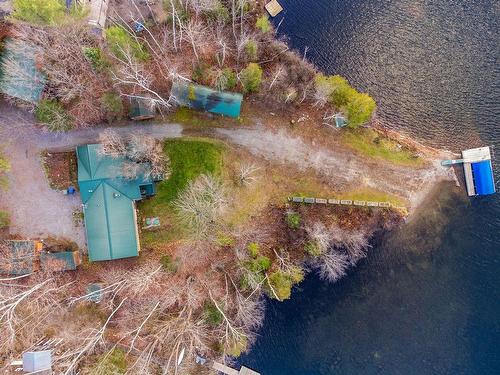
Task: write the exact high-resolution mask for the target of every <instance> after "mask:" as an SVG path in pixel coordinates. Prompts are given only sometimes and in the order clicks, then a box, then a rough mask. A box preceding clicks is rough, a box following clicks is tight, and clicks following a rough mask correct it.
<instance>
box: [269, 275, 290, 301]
mask: <svg viewBox="0 0 500 375" xmlns="http://www.w3.org/2000/svg"><path fill="white" fill-rule="evenodd" d="M269 284H270V289H272V290H271V291H270V293H269V295H270V296H271V297H273V298H277V299H279V300H281V301H283V300H285V299H288V298H290V295H291V294H292V286H293V283H292V280H291V278H290V277H288V275H287V274H286V273H284V272H282V271H276V272H274V273H272V274H271V275H270V276H269Z"/></svg>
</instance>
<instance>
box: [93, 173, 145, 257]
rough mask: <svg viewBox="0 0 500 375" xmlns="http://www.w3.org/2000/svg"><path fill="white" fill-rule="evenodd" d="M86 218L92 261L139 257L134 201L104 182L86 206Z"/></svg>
mask: <svg viewBox="0 0 500 375" xmlns="http://www.w3.org/2000/svg"><path fill="white" fill-rule="evenodd" d="M84 215H85V230H86V232H87V244H88V248H89V258H90V260H91V261H99V260H111V259H120V258H128V257H134V256H137V255H138V254H139V243H138V241H139V239H138V236H137V227H136V225H137V224H136V220H135V212H134V202H133V201H132V200H131V199H130V198H128V197H127V196H125V195H122V194H121V193H120V192H119V191H118V190H116V189H114V188H113V187H112V186H110V185H108V184H107V183H106V182H103V183H101V184H100V185H99V186H98V187H97V189H96V190H95V192H94V194H92V196H91V197H90V199H89V200H88V201H87V203H86V204H85V206H84Z"/></svg>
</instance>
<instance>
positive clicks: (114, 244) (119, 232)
mask: <svg viewBox="0 0 500 375" xmlns="http://www.w3.org/2000/svg"><path fill="white" fill-rule="evenodd" d="M76 155H77V160H78V185H79V187H80V196H81V199H82V203H83V213H84V221H85V231H86V235H87V247H88V254H89V259H90V261H102V260H113V259H121V258H129V257H134V256H138V255H139V251H140V245H139V233H138V228H137V214H136V210H135V202H136V201H139V200H141V199H143V198H145V197H147V196H151V195H154V194H155V185H154V181H153V180H152V178H151V175H150V173H148V172H149V168H150V166H149V165H148V164H147V163H141V164H140V167H139V172H138V173H137V174H136V177H134V178H133V179H130V178H126V177H124V176H123V166H124V164H125V163H131V161H130V160H128V159H127V158H126V157H112V156H109V155H105V154H104V153H103V152H102V146H101V145H99V144H89V145H84V146H79V147H77V149H76Z"/></svg>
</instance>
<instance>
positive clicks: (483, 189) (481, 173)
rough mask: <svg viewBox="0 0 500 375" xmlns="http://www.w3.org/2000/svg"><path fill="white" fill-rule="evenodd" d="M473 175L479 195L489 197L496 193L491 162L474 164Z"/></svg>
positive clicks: (484, 161)
mask: <svg viewBox="0 0 500 375" xmlns="http://www.w3.org/2000/svg"><path fill="white" fill-rule="evenodd" d="M472 174H473V176H474V186H475V187H476V194H477V195H488V194H493V193H494V192H495V180H494V178H493V168H492V167H491V160H483V161H480V162H477V163H472Z"/></svg>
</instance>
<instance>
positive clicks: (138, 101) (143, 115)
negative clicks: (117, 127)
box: [128, 97, 156, 121]
mask: <svg viewBox="0 0 500 375" xmlns="http://www.w3.org/2000/svg"><path fill="white" fill-rule="evenodd" d="M155 115H156V113H155V109H154V106H153V105H152V101H151V100H150V99H147V98H136V97H133V98H130V99H129V115H128V116H129V117H130V119H131V120H134V121H143V120H150V119H152V118H154V117H155Z"/></svg>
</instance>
